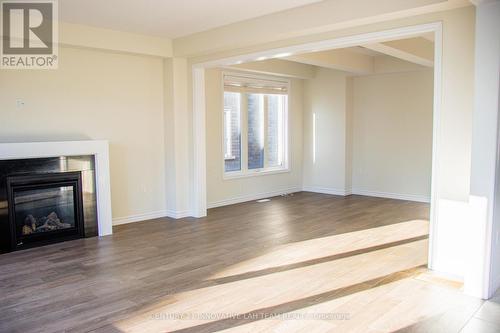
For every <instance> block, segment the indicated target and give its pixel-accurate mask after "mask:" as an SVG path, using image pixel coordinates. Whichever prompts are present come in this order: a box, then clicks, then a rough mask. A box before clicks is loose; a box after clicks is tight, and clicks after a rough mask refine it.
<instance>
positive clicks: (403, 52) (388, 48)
mask: <svg viewBox="0 0 500 333" xmlns="http://www.w3.org/2000/svg"><path fill="white" fill-rule="evenodd" d="M363 47H366V48H367V49H370V50H373V51H377V52H380V53H383V54H386V55H389V56H391V57H395V58H399V59H402V60H405V61H409V62H412V63H415V64H418V65H422V66H426V67H434V43H432V42H431V41H429V40H427V39H425V38H421V37H417V38H408V39H401V40H395V41H390V42H384V43H376V44H367V45H363Z"/></svg>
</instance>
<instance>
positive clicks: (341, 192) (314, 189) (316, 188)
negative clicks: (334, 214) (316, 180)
mask: <svg viewBox="0 0 500 333" xmlns="http://www.w3.org/2000/svg"><path fill="white" fill-rule="evenodd" d="M302 191H305V192H314V193H323V194H332V195H342V196H346V195H349V194H351V191H350V190H346V189H339V188H331V187H319V186H304V187H302Z"/></svg>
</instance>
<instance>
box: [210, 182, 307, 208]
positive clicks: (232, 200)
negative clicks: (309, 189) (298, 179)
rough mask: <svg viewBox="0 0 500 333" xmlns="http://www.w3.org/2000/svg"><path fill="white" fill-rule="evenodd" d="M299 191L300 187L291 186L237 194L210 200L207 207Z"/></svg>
mask: <svg viewBox="0 0 500 333" xmlns="http://www.w3.org/2000/svg"><path fill="white" fill-rule="evenodd" d="M300 191H302V189H301V188H300V187H291V188H287V189H282V190H277V191H271V192H265V193H257V194H250V195H243V196H239V197H235V198H230V199H225V200H219V201H214V202H210V203H208V205H207V207H208V208H209V209H210V208H216V207H222V206H228V205H234V204H238V203H242V202H247V201H254V200H260V199H265V198H270V197H276V196H279V195H283V194H289V193H296V192H300Z"/></svg>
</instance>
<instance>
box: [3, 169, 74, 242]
mask: <svg viewBox="0 0 500 333" xmlns="http://www.w3.org/2000/svg"><path fill="white" fill-rule="evenodd" d="M7 200H8V207H9V224H10V230H11V242H10V243H11V244H12V246H13V247H14V248H15V249H21V248H27V247H32V246H38V245H43V244H48V243H54V242H59V241H64V240H69V239H75V238H81V237H84V219H83V200H82V177H81V172H58V173H40V174H28V175H16V176H10V177H7Z"/></svg>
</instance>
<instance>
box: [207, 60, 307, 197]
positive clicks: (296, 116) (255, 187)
mask: <svg viewBox="0 0 500 333" xmlns="http://www.w3.org/2000/svg"><path fill="white" fill-rule="evenodd" d="M205 82H206V88H205V89H206V91H205V93H206V109H207V115H206V124H207V128H206V130H207V133H206V137H207V202H208V205H209V206H215V205H221V204H227V203H231V202H235V201H241V200H245V199H253V198H255V197H257V196H264V197H265V196H266V194H272V195H277V194H278V193H281V192H288V191H297V190H299V189H300V188H301V185H302V184H301V183H302V80H298V79H292V80H291V89H290V95H289V114H288V117H289V131H290V132H289V137H290V172H286V173H279V174H272V175H261V176H254V177H248V178H237V179H223V164H222V161H223V147H222V135H223V130H222V115H223V113H222V110H223V99H222V71H221V70H219V69H210V70H207V71H206V73H205Z"/></svg>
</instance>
